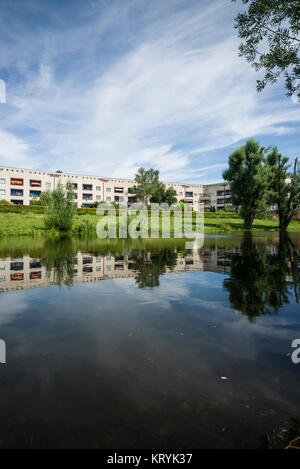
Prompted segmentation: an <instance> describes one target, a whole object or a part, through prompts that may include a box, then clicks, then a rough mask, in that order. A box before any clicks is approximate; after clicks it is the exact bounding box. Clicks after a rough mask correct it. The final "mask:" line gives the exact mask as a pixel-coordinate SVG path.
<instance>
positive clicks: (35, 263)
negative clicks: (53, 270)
mask: <svg viewBox="0 0 300 469" xmlns="http://www.w3.org/2000/svg"><path fill="white" fill-rule="evenodd" d="M41 267H42V266H41V263H40V262H38V261H32V262H30V268H31V269H39V268H41Z"/></svg>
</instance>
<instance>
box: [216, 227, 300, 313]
mask: <svg viewBox="0 0 300 469" xmlns="http://www.w3.org/2000/svg"><path fill="white" fill-rule="evenodd" d="M274 249H275V253H274V252H272V251H270V249H269V247H268V246H267V245H265V244H255V243H254V242H253V239H252V235H251V233H245V235H244V239H243V242H242V244H241V249H240V252H239V253H237V254H233V255H232V260H231V273H230V278H229V279H226V280H224V288H225V289H226V290H227V291H228V292H229V300H230V303H231V306H232V307H233V308H235V309H237V310H239V311H241V312H242V313H243V314H245V315H247V316H248V319H249V320H250V321H255V318H256V317H258V316H261V315H263V314H276V313H277V312H278V311H279V309H280V308H281V307H282V306H283V305H284V304H289V303H290V297H291V296H292V295H293V292H292V288H291V282H290V279H292V284H293V290H294V294H295V299H296V301H297V302H298V299H299V285H300V277H299V261H300V258H299V254H298V252H297V250H296V249H295V247H294V245H293V243H292V241H291V240H290V239H289V238H288V236H287V235H284V234H282V235H280V242H279V246H278V248H276V247H274Z"/></svg>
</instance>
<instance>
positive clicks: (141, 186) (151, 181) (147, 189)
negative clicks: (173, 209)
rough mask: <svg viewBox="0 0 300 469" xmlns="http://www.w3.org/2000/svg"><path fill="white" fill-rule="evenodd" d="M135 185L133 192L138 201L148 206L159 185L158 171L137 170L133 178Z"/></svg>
mask: <svg viewBox="0 0 300 469" xmlns="http://www.w3.org/2000/svg"><path fill="white" fill-rule="evenodd" d="M134 180H135V182H136V185H135V186H134V187H133V192H134V193H135V194H136V198H137V200H138V201H141V202H143V203H144V204H148V203H149V200H150V198H151V196H152V194H153V192H155V190H156V189H157V186H158V183H159V171H158V170H157V169H156V170H155V169H152V168H151V169H148V170H147V169H145V168H139V170H138V172H137V174H136V175H135V178H134Z"/></svg>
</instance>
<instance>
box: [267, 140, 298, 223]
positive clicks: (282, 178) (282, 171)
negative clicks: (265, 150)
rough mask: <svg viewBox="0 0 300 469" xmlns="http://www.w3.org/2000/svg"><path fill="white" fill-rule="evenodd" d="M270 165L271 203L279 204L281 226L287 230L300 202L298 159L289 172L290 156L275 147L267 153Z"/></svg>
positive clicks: (269, 197) (269, 198)
mask: <svg viewBox="0 0 300 469" xmlns="http://www.w3.org/2000/svg"><path fill="white" fill-rule="evenodd" d="M267 164H268V167H269V195H268V200H269V202H270V204H276V205H277V212H278V216H279V226H280V228H281V229H283V230H286V229H287V227H288V226H289V223H290V222H291V220H292V218H293V216H294V215H295V213H296V210H297V207H298V205H299V204H300V171H299V165H298V162H297V159H296V160H295V163H294V171H293V173H292V174H290V173H289V168H290V166H291V165H290V164H289V158H288V157H287V156H282V155H281V154H280V153H278V149H277V148H276V147H274V148H273V149H272V151H271V152H270V153H269V154H268V155H267Z"/></svg>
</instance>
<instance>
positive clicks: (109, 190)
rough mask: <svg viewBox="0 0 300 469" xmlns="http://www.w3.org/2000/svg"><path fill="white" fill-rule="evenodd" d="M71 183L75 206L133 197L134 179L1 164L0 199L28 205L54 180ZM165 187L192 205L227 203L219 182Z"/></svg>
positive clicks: (52, 186)
mask: <svg viewBox="0 0 300 469" xmlns="http://www.w3.org/2000/svg"><path fill="white" fill-rule="evenodd" d="M59 181H61V182H62V183H63V184H65V183H66V182H67V181H70V182H72V183H73V186H74V192H75V201H76V202H77V206H78V207H81V206H85V207H90V206H91V205H92V204H93V203H95V202H101V201H105V202H120V203H130V202H134V201H135V195H134V193H133V192H132V187H133V186H134V180H133V179H125V178H106V177H100V176H87V175H80V174H69V173H62V172H51V171H41V170H35V169H23V168H11V167H7V166H0V200H1V199H4V200H7V201H8V202H11V203H13V204H17V205H30V203H31V202H32V200H35V199H38V198H39V197H40V195H41V193H42V192H44V191H46V190H53V189H55V187H56V186H57V183H58V182H59ZM165 185H166V188H167V189H168V188H170V187H173V189H174V190H175V191H176V193H177V199H178V200H179V201H180V200H182V201H184V202H185V203H187V204H190V205H191V206H193V207H195V206H196V203H197V202H199V201H200V202H204V203H205V207H206V208H210V207H211V206H214V207H215V208H216V209H219V210H221V209H224V207H225V205H229V204H230V192H229V186H228V185H226V187H225V193H226V194H225V193H224V195H223V192H224V183H218V184H209V185H203V184H183V183H177V182H174V183H172V182H166V183H165Z"/></svg>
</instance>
